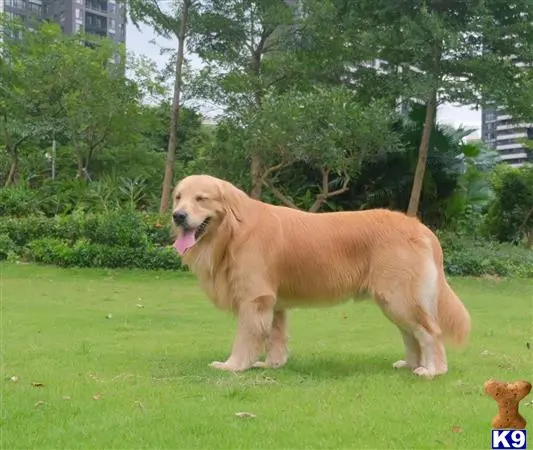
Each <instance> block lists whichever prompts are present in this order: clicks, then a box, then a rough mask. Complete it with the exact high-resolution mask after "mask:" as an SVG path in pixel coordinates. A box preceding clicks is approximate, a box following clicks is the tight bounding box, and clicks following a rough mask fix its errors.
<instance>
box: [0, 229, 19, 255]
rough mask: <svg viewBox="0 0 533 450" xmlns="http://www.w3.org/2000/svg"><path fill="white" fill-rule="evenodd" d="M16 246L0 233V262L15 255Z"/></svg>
mask: <svg viewBox="0 0 533 450" xmlns="http://www.w3.org/2000/svg"><path fill="white" fill-rule="evenodd" d="M16 251H17V245H16V244H15V243H14V242H13V240H12V239H11V238H10V237H9V235H8V234H6V233H0V260H3V259H7V258H8V256H9V255H11V254H13V253H16Z"/></svg>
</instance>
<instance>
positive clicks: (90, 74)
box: [56, 35, 140, 179]
mask: <svg viewBox="0 0 533 450" xmlns="http://www.w3.org/2000/svg"><path fill="white" fill-rule="evenodd" d="M80 38H81V39H83V40H84V41H86V40H87V37H86V36H83V35H79V36H77V37H74V38H64V39H63V40H62V42H61V43H62V47H61V48H60V49H58V51H59V52H62V54H63V57H64V61H63V65H62V67H61V68H60V69H59V70H58V71H57V72H56V76H58V78H59V79H60V80H62V82H63V86H64V93H63V95H62V97H61V107H62V114H63V129H64V132H65V134H66V136H67V138H68V142H69V144H70V145H71V146H72V147H73V148H74V152H75V157H76V162H77V178H79V179H90V174H89V165H90V162H91V160H92V159H93V157H94V155H95V154H96V153H97V152H99V151H101V150H102V149H103V148H105V147H106V146H108V145H112V144H119V143H121V142H122V141H124V139H125V138H126V136H127V139H128V140H130V141H131V140H133V139H135V130H134V129H132V124H135V123H136V121H137V118H138V116H139V99H140V91H139V89H138V86H137V84H136V83H134V82H133V81H131V80H129V79H127V78H126V75H125V71H126V60H125V52H124V49H123V47H122V46H116V45H115V44H114V43H113V42H112V41H111V40H108V39H98V40H93V41H92V45H80V42H79V41H80Z"/></svg>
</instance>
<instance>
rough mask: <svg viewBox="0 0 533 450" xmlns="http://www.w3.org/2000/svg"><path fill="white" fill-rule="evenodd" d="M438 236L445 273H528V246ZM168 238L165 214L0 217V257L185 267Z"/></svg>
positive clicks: (531, 265) (532, 255)
mask: <svg viewBox="0 0 533 450" xmlns="http://www.w3.org/2000/svg"><path fill="white" fill-rule="evenodd" d="M438 236H439V238H440V240H441V243H442V246H443V250H444V262H445V269H446V272H447V273H448V274H449V275H455V276H483V275H496V276H503V277H508V276H513V277H533V251H531V250H527V249H525V248H521V247H517V246H515V245H511V244H500V243H496V242H488V241H485V240H481V239H472V238H468V237H464V236H458V235H456V234H450V233H438ZM171 244H172V239H171V233H170V222H169V218H168V217H166V218H161V217H158V216H155V215H149V214H141V213H136V212H127V211H119V212H111V213H108V214H101V215H94V214H88V215H85V214H72V215H69V216H64V217H55V218H47V217H40V216H36V217H23V218H12V217H2V218H0V260H1V259H11V260H16V259H20V260H25V261H31V262H37V263H43V264H53V265H58V266H62V267H102V268H103V267H106V268H118V267H129V268H142V269H165V270H184V268H183V267H182V265H181V260H180V258H179V256H178V255H177V253H176V252H175V251H174V250H173V249H172V248H171Z"/></svg>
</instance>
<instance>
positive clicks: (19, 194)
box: [0, 186, 39, 217]
mask: <svg viewBox="0 0 533 450" xmlns="http://www.w3.org/2000/svg"><path fill="white" fill-rule="evenodd" d="M38 207H39V199H38V197H37V192H36V191H32V190H30V189H26V188H25V187H23V186H13V187H4V188H2V189H0V217H2V216H13V217H22V216H27V215H30V214H36V213H38V212H39V208H38Z"/></svg>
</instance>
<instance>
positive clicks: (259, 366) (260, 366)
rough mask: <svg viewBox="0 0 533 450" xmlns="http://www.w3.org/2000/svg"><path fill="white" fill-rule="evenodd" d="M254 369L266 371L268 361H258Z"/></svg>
mask: <svg viewBox="0 0 533 450" xmlns="http://www.w3.org/2000/svg"><path fill="white" fill-rule="evenodd" d="M252 367H253V368H254V369H266V368H267V367H268V364H267V363H266V361H257V362H255V363H254V365H253V366H252Z"/></svg>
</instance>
